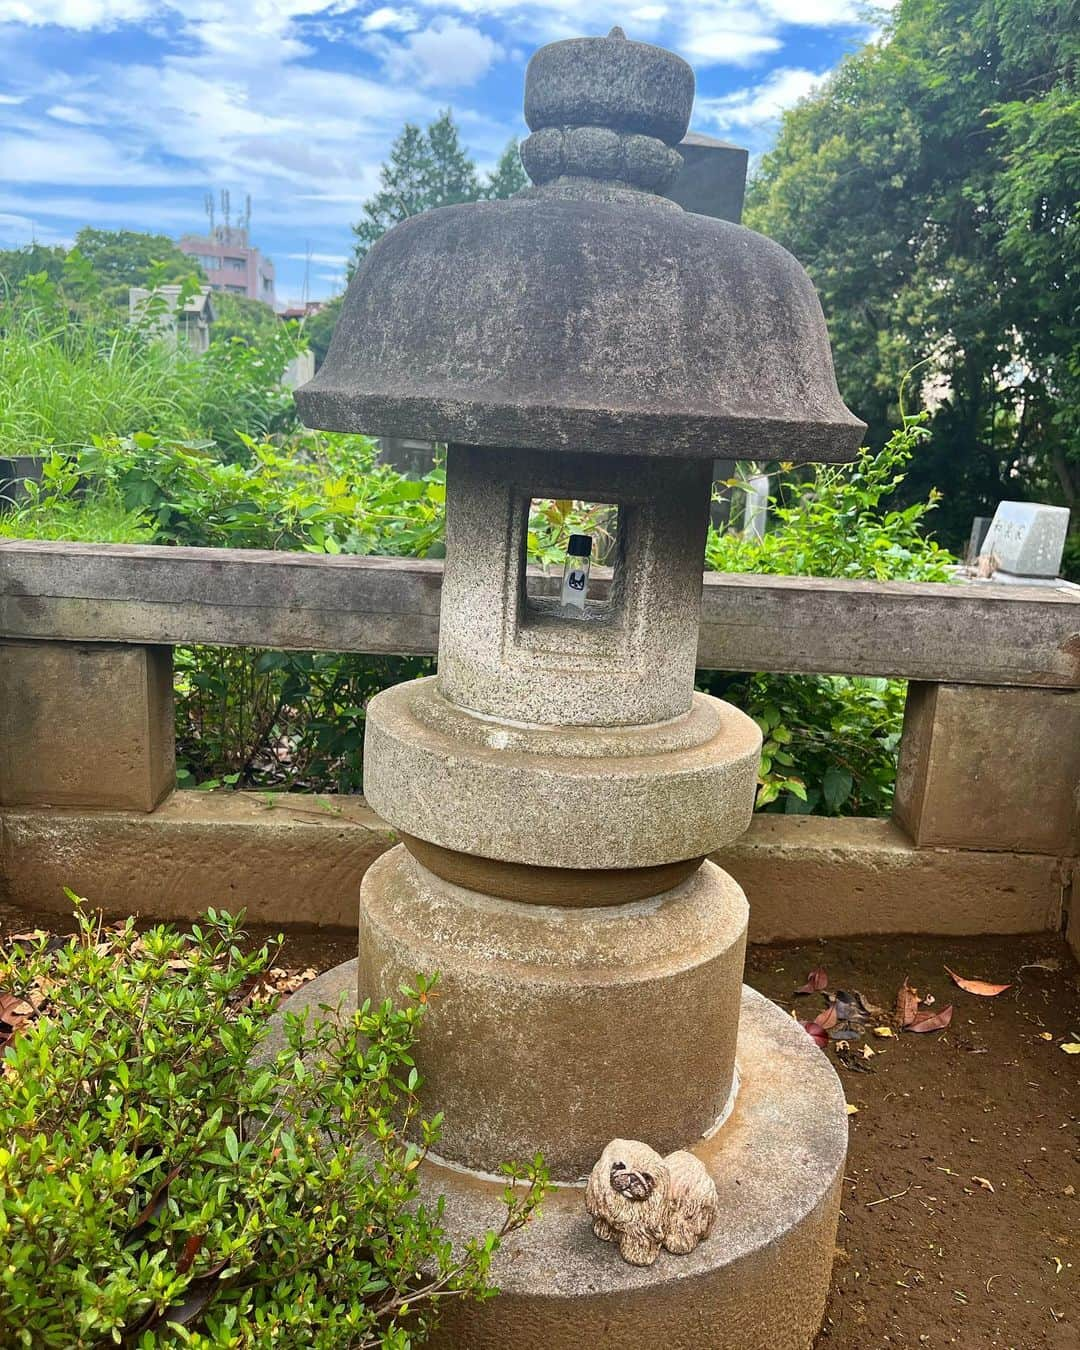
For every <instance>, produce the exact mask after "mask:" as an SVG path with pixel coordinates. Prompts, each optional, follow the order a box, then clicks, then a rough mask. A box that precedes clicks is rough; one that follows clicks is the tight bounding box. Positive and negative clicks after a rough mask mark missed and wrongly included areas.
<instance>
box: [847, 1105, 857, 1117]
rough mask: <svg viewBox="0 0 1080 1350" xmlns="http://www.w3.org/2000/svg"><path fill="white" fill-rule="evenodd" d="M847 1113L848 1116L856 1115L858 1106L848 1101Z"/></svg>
mask: <svg viewBox="0 0 1080 1350" xmlns="http://www.w3.org/2000/svg"><path fill="white" fill-rule="evenodd" d="M847 1113H848V1115H849V1116H857V1115H858V1114H859V1108H858V1107H857V1106H852V1104H851V1103H850V1102H848V1103H847Z"/></svg>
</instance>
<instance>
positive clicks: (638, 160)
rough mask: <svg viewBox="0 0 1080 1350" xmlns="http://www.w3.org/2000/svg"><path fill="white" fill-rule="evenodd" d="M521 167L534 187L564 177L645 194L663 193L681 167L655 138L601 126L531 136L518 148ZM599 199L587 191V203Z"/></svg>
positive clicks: (552, 130) (677, 157) (552, 129)
mask: <svg viewBox="0 0 1080 1350" xmlns="http://www.w3.org/2000/svg"><path fill="white" fill-rule="evenodd" d="M521 162H522V164H523V165H524V166H525V171H526V173H527V174H528V175H529V177H530V178H531V179H532V180H533V182H534V183H536V184H537V185H539V186H542V185H544V184H546V183H550V182H551V181H552V180H554V179H558V178H560V177H563V176H564V175H565V176H569V177H572V178H573V177H587V178H594V179H597V180H599V181H601V182H615V183H620V184H628V185H630V186H632V187H635V188H640V189H642V190H644V191H647V192H666V190H667V189H668V188H669V187H670V185H671V184H672V183H673V182H674V181H675V179H676V178H677V177H678V174H679V171H680V170H681V169H682V167H683V161H682V157H681V156H680V154H679V152H678V151H677V150H673V149H672V148H671V147H670V146H668V145H665V144H664V142H663V141H661V140H658V139H657V138H656V137H655V136H638V135H625V134H620V133H619V132H616V131H609V130H608V129H607V128H606V127H545V128H544V129H543V130H541V131H534V132H533V134H532V135H531V136H529V137H527V138H526V139H525V140H524V141H523V142H522V144H521ZM574 195H575V196H581V195H584V194H582V193H579V192H575V194H574ZM602 195H603V194H598V193H595V192H593V191H591V190H590V191H589V192H588V196H589V197H590V198H591V199H593V200H596V198H597V197H598V196H602Z"/></svg>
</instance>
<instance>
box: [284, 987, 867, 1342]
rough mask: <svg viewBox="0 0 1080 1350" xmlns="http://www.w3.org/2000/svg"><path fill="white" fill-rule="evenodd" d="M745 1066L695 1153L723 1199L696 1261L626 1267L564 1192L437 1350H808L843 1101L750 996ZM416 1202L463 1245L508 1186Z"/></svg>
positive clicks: (571, 1191)
mask: <svg viewBox="0 0 1080 1350" xmlns="http://www.w3.org/2000/svg"><path fill="white" fill-rule="evenodd" d="M355 984H356V963H355V962H348V963H346V964H345V965H343V966H338V967H337V968H336V969H335V970H332V971H328V972H327V974H325V975H323V976H321V977H320V978H319V979H318V980H315V981H314V982H313V983H312V984H310V985H307V986H306V987H305V988H304V989H302V990H301V991H300V992H299V993H298V994H295V995H294V996H293V998H292V999H290V1000H289V1003H288V1005H287V1006H288V1007H289V1008H290V1009H291V1010H293V1011H302V1009H303V1008H304V1007H311V1008H318V1007H319V1005H320V1004H327V1003H328V1004H331V1005H334V1004H336V1003H337V1001H338V998H339V997H340V996H341V995H342V994H343V993H344V994H346V996H347V997H350V996H351V997H355V994H354V992H353V991H354V990H355ZM477 1053H478V1054H480V1053H483V1050H482V1049H481V1048H480V1047H477ZM738 1064H739V1076H740V1085H739V1091H738V1095H737V1097H736V1099H735V1103H734V1107H733V1109H732V1112H731V1114H730V1116H729V1117H728V1119H727V1121H726V1123H725V1124H724V1125H723V1127H722V1128H721V1129H720V1130H719V1131H718V1132H717V1133H716V1134H715V1135H714V1136H713V1137H712V1138H711V1139H709V1140H705V1141H698V1142H697V1143H696V1144H692V1142H691V1141H687V1145H688V1146H691V1147H693V1151H694V1152H695V1153H696V1154H697V1155H698V1157H700V1158H701V1159H702V1161H703V1162H704V1163H705V1164H706V1166H707V1167H708V1168H709V1170H710V1172H711V1174H712V1176H713V1179H714V1180H715V1182H716V1187H717V1191H718V1194H719V1198H720V1214H719V1218H718V1220H717V1223H716V1226H715V1228H714V1229H713V1232H712V1235H711V1236H710V1237H709V1238H708V1239H706V1241H705V1242H703V1243H702V1244H701V1245H700V1246H699V1247H698V1248H697V1249H696V1250H695V1251H693V1252H691V1253H690V1254H689V1255H688V1256H672V1255H670V1254H668V1253H667V1252H662V1253H661V1254H660V1256H659V1258H658V1259H657V1261H656V1263H655V1265H652V1266H649V1267H638V1266H630V1265H627V1264H626V1263H625V1262H624V1261H623V1260H622V1258H621V1257H620V1256H619V1253H618V1251H617V1250H616V1248H615V1247H614V1246H613V1245H612V1244H610V1243H605V1242H600V1241H599V1240H598V1239H597V1238H595V1237H594V1236H593V1232H592V1224H591V1221H590V1219H589V1217H588V1215H587V1213H586V1211H585V1193H584V1187H583V1186H580V1185H579V1186H560V1187H558V1188H557V1189H556V1190H555V1191H554V1192H553V1193H552V1194H551V1195H549V1196H548V1198H547V1199H546V1200H545V1201H544V1205H543V1211H542V1213H541V1215H540V1217H539V1218H538V1219H536V1220H534V1221H533V1222H532V1223H531V1224H530V1225H529V1226H528V1227H526V1228H525V1229H523V1230H522V1231H521V1232H519V1233H514V1234H512V1235H511V1236H510V1237H509V1238H507V1239H506V1240H505V1241H504V1243H503V1246H502V1248H501V1250H500V1251H499V1252H498V1254H497V1256H496V1258H495V1261H494V1263H493V1266H492V1272H491V1278H492V1281H493V1282H494V1283H495V1284H496V1285H498V1286H499V1289H500V1293H499V1295H498V1296H497V1297H496V1298H494V1299H493V1300H491V1301H490V1302H486V1303H464V1302H461V1303H459V1302H457V1301H456V1300H452V1299H449V1300H446V1302H445V1303H444V1304H443V1312H442V1323H441V1326H440V1328H439V1330H438V1332H437V1333H436V1335H435V1336H434V1338H433V1339H432V1340H431V1341H430V1342H429V1344H430V1345H431V1346H432V1347H433V1350H561V1348H562V1347H565V1348H566V1350H571V1348H572V1350H580V1347H582V1346H588V1347H589V1350H654V1348H655V1347H656V1346H662V1347H663V1350H808V1347H809V1346H810V1345H811V1343H812V1341H813V1339H814V1336H815V1335H816V1333H817V1331H818V1328H819V1326H820V1323H821V1317H822V1313H823V1311H824V1307H825V1298H826V1295H827V1293H828V1288H829V1276H830V1272H831V1268H832V1258H833V1248H834V1241H835V1237H836V1224H837V1218H838V1214H839V1208H840V1185H841V1180H842V1175H843V1166H844V1156H845V1153H846V1149H847V1115H846V1112H845V1107H844V1095H843V1092H842V1090H841V1087H840V1083H839V1080H838V1079H837V1077H836V1074H835V1072H834V1071H833V1069H832V1067H831V1065H830V1064H829V1061H828V1060H827V1059H826V1057H825V1056H824V1055H823V1054H822V1053H821V1051H820V1050H818V1049H817V1047H816V1046H815V1045H814V1044H813V1042H812V1041H811V1040H810V1038H809V1037H808V1036H807V1035H806V1033H805V1032H804V1031H803V1030H802V1028H801V1027H799V1026H798V1025H796V1023H795V1022H793V1021H792V1020H791V1019H790V1018H789V1017H787V1016H785V1014H784V1013H783V1012H781V1011H780V1009H779V1008H777V1007H776V1006H775V1004H773V1003H770V1002H769V1001H768V1000H767V999H765V998H763V997H762V996H761V995H760V994H757V993H755V992H754V991H753V990H750V989H746V988H744V989H743V994H742V1018H741V1023H740V1027H739V1039H738ZM706 1068H707V1066H705V1065H703V1066H702V1069H703V1071H704V1070H705V1069H706ZM520 1086H521V1089H522V1090H523V1091H525V1090H527V1084H521V1085H520ZM423 1187H424V1192H425V1198H426V1199H429V1200H433V1199H434V1198H435V1197H436V1196H438V1195H442V1196H444V1197H445V1199H446V1224H447V1228H448V1231H449V1234H450V1236H451V1237H452V1239H453V1240H454V1242H455V1243H458V1242H463V1241H464V1240H465V1239H467V1238H468V1237H471V1236H475V1235H477V1234H479V1233H481V1232H483V1231H484V1230H485V1229H488V1228H494V1227H497V1226H498V1224H499V1223H500V1222H501V1213H502V1210H501V1204H500V1199H499V1197H500V1194H501V1191H502V1183H501V1182H495V1181H494V1180H489V1179H486V1178H485V1177H483V1176H480V1175H477V1174H475V1173H470V1172H467V1171H464V1170H462V1169H458V1168H450V1167H447V1166H443V1165H439V1164H436V1163H433V1162H430V1161H429V1162H428V1163H427V1164H425V1167H424V1169H423Z"/></svg>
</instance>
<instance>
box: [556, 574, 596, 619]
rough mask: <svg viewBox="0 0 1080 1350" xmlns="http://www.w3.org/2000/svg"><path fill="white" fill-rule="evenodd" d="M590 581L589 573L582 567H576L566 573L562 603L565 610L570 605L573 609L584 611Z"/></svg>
mask: <svg viewBox="0 0 1080 1350" xmlns="http://www.w3.org/2000/svg"><path fill="white" fill-rule="evenodd" d="M588 580H589V576H588V573H587V572H585V571H584V570H583V569H582V568H580V567H574V568H572V569H570V570H569V571H567V572H566V574H565V575H564V577H563V584H562V601H561V603H562V606H563V608H564V609H565V608H566V607H567V606H568V605H569V606H570V607H571V608H573V609H580V610H584V608H585V590H586V587H587V585H588Z"/></svg>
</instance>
